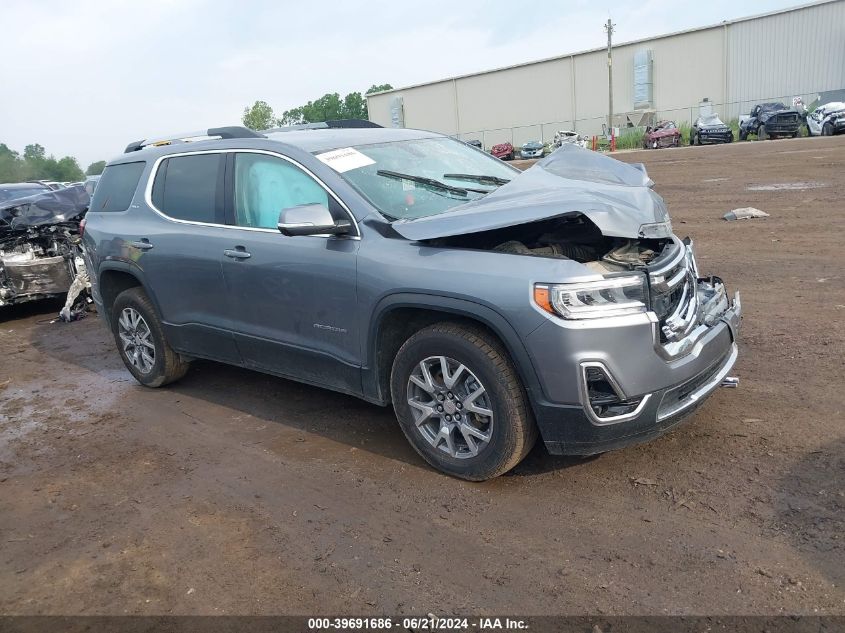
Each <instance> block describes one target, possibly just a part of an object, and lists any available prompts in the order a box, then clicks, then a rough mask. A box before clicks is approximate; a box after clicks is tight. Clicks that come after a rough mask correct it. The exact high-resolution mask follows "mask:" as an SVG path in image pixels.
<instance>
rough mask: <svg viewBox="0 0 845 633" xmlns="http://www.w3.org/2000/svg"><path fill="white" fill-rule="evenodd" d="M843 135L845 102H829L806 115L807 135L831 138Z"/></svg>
mask: <svg viewBox="0 0 845 633" xmlns="http://www.w3.org/2000/svg"><path fill="white" fill-rule="evenodd" d="M842 133H845V102H843V101H831V102H830V103H825V104H824V105H820V106H819V107H818V108H816V109H815V110H813V111H812V112H810V113H809V114H808V115H807V134H809V135H810V136H833V135H834V134H842Z"/></svg>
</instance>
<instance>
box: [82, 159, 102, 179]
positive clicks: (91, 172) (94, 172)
mask: <svg viewBox="0 0 845 633" xmlns="http://www.w3.org/2000/svg"><path fill="white" fill-rule="evenodd" d="M105 168H106V161H104V160H98V161H97V162H96V163H91V164H90V165H88V169H86V170H85V175H86V176H99V175H100V174H102V173H103V170H104V169H105Z"/></svg>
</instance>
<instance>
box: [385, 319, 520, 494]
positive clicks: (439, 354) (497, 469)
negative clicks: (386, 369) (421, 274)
mask: <svg viewBox="0 0 845 633" xmlns="http://www.w3.org/2000/svg"><path fill="white" fill-rule="evenodd" d="M390 393H391V397H392V399H393V407H394V410H395V411H396V417H397V418H398V420H399V424H400V425H401V427H402V431H403V432H404V433H405V436H406V437H407V438H408V441H409V442H410V443H411V445H412V446H413V447H414V449H415V450H416V451H417V452H418V453H419V454H420V455H421V456H422V457H423V458H424V459H425V460H426V461H427V462H428V463H429V464H431V465H432V466H434V467H435V468H437V469H438V470H441V471H443V472H445V473H447V474H450V475H453V476H455V477H460V478H462V479H468V480H470V481H484V480H485V479H490V478H492V477H496V476H498V475H501V474H502V473H505V472H507V471H508V470H510V469H511V468H513V467H514V466H516V465H517V464H518V463H519V462H520V461H521V460H522V458H523V457H525V455H527V454H528V451H529V450H530V449H531V447H532V446H533V445H534V442H535V441H536V438H537V428H536V425H535V424H534V420H533V419H532V417H531V413H530V407H529V406H528V399H527V396H526V395H525V390H524V389H523V387H522V383H521V382H520V380H519V377H518V375H517V373H516V369H515V368H514V366H513V364H512V363H511V361H510V359H509V358H508V356H507V353H506V352H505V351H504V349H502V347H501V345H500V344H499V343H498V341H496V340H495V339H494V338H492V337H491V336H490V335H489V334H488V333H487V332H486V331H484V330H482V329H480V328H476V327H474V326H471V325H467V326H464V325H458V324H455V323H438V324H435V325H432V326H429V327H427V328H424V329H422V330H420V331H419V332H417V333H416V334H414V335H413V336H412V337H411V338H409V339H408V340H407V341H406V342H405V344H404V345H402V347H401V348H400V350H399V352H398V353H397V355H396V359H395V361H394V363H393V371H392V372H391V377H390Z"/></svg>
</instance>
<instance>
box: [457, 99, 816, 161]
mask: <svg viewBox="0 0 845 633" xmlns="http://www.w3.org/2000/svg"><path fill="white" fill-rule="evenodd" d="M817 95H818V93H810V94H801V95H794V94H793V95H788V96H780V97H764V98H760V99H754V100H746V101H732V102H722V103H717V102H714V101H705V102H701V103H697V104H695V105H689V106H679V107H673V108H663V109H660V110H645V111H638V112H629V113H621V114H618V115H616V116H614V118H613V119H614V120H613V124H614V127H616V128H618V129H619V132H620V134H624V133H625V129H627V128H636V127H637V124H638V123H639V122H640V120H641V119H642V118H643V115H644V114H645V115H646V117H645V118H647V119H650V121H651V122H652V123H655V122H657V121H667V120H668V121H674V122H675V123H676V124H677V125H679V126H680V125H684V124H687V125H692V124H693V123H694V122H695V120H696V119H697V118H698V117H699V116H702V115H705V114H710V113H712V114H718V115H719V117H720V118H721V119H722V120H723V121H724V122H725V123H729V122H730V121H732V120H735V119H739V118H740V117H741V116H747V115H748V114H749V113H750V112H751V109H752V108H753V107H754V106H755V105H757V104H758V103H770V102H780V103H783V104H784V105H786V106H787V107H791V106H792V104H793V99H796V98H800V99H801V100H802V102H803V103H804V104H805V105H810V104H811V102H812V101H814V100H815V99H816V98H817ZM559 130H572V131H574V132H578V133H579V134H582V135H584V136H588V137H589V136H599V135H603V134H605V133H606V130H607V117H606V116H602V117H591V118H581V119H561V120H559V121H547V122H545V123H535V124H533V125H520V126H514V127H505V128H494V129H484V130H476V131H472V132H461V133H460V134H457V135H456V136H457V138H459V139H461V140H463V141H469V140H478V141H481V144H482V145H483V147H484V149H486V150H489V149H490V148H491V147H493V146H494V145H496V144H498V143H505V142H507V143H511V144H512V145H513V146H514V147H519V146H521V145H523V144H524V143H527V142H529V141H539V142H541V143H549V142H551V141H552V139H553V138H554V135H555V133H556V132H558V131H559Z"/></svg>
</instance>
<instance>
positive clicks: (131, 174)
mask: <svg viewBox="0 0 845 633" xmlns="http://www.w3.org/2000/svg"><path fill="white" fill-rule="evenodd" d="M145 165H146V163H143V162H140V163H120V164H119V165H110V166H108V167H106V169H105V171H103V175H102V176H101V177H100V181H99V183H98V185H99V186H98V187H97V188H96V189H95V190H94V197H93V199H92V200H91V206H90V208H91V211H126V209H128V208H129V205H130V203H131V202H132V198H133V197H134V196H135V189H137V187H138V181H139V180H140V179H141V172H142V171H144V166H145ZM85 189H86V191H87V190H88V187H87V183H86V187H85Z"/></svg>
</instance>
